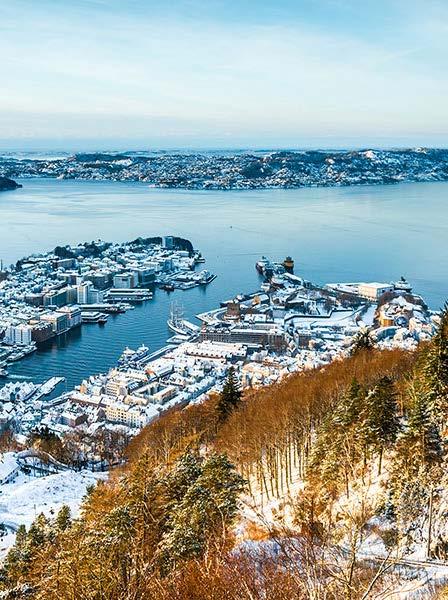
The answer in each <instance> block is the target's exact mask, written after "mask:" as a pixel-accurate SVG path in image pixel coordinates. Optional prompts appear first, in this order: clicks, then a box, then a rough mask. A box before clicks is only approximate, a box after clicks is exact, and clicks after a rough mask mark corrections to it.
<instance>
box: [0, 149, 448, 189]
mask: <svg viewBox="0 0 448 600" xmlns="http://www.w3.org/2000/svg"><path fill="white" fill-rule="evenodd" d="M0 174H1V175H4V176H6V177H37V176H40V177H57V178H60V179H84V180H110V181H141V182H145V183H147V184H149V185H151V186H154V187H162V188H187V189H255V188H298V187H312V186H348V185H366V184H371V185H372V184H386V183H387V184H390V183H400V182H419V181H448V149H443V148H442V149H435V148H414V149H401V150H372V149H366V150H351V151H328V150H308V151H290V150H285V151H273V152H265V153H259V152H253V153H249V152H248V153H235V154H229V153H224V152H223V153H222V154H218V153H187V152H185V153H181V152H179V153H164V154H159V155H153V156H149V155H147V156H145V155H140V154H136V153H133V152H129V153H126V152H120V153H109V152H93V153H78V154H74V155H73V156H69V157H62V158H54V159H23V158H22V159H20V160H19V159H18V158H16V157H12V156H3V157H1V158H0Z"/></svg>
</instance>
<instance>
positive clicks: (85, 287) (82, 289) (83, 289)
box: [76, 281, 93, 304]
mask: <svg viewBox="0 0 448 600" xmlns="http://www.w3.org/2000/svg"><path fill="white" fill-rule="evenodd" d="M92 287H93V285H92V282H91V281H83V282H82V283H80V284H79V285H78V287H77V299H76V302H77V303H78V304H89V303H90V300H89V291H90V289H91V288H92Z"/></svg>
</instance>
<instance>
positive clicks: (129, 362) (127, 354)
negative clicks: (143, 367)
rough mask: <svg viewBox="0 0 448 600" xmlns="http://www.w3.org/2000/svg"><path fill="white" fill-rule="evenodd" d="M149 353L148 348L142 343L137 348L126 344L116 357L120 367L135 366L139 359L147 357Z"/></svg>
mask: <svg viewBox="0 0 448 600" xmlns="http://www.w3.org/2000/svg"><path fill="white" fill-rule="evenodd" d="M149 354H150V352H149V348H148V346H145V345H144V344H142V345H141V346H139V347H138V348H137V350H132V349H131V348H128V347H127V346H126V348H125V349H124V351H123V354H122V355H121V356H120V358H119V359H118V366H119V367H121V368H133V367H137V366H138V363H139V362H140V361H142V360H144V359H145V358H148V356H149Z"/></svg>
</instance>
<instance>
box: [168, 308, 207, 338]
mask: <svg viewBox="0 0 448 600" xmlns="http://www.w3.org/2000/svg"><path fill="white" fill-rule="evenodd" d="M167 325H168V329H170V330H171V331H173V332H174V333H175V334H176V335H180V336H183V337H186V338H187V339H191V338H193V337H194V336H196V335H197V333H198V331H199V328H198V327H197V326H196V325H193V323H190V322H189V321H186V320H185V319H184V311H183V308H182V306H180V305H179V304H176V303H175V302H173V303H172V304H171V311H170V318H169V319H168V321H167ZM184 341H186V340H184Z"/></svg>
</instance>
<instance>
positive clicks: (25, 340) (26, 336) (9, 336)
mask: <svg viewBox="0 0 448 600" xmlns="http://www.w3.org/2000/svg"><path fill="white" fill-rule="evenodd" d="M32 331H33V328H32V327H31V326H30V325H25V324H23V323H22V324H20V325H10V326H9V327H8V328H7V329H6V332H5V338H4V341H5V343H6V344H17V345H18V346H28V345H29V344H31V342H32V337H31V334H32Z"/></svg>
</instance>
